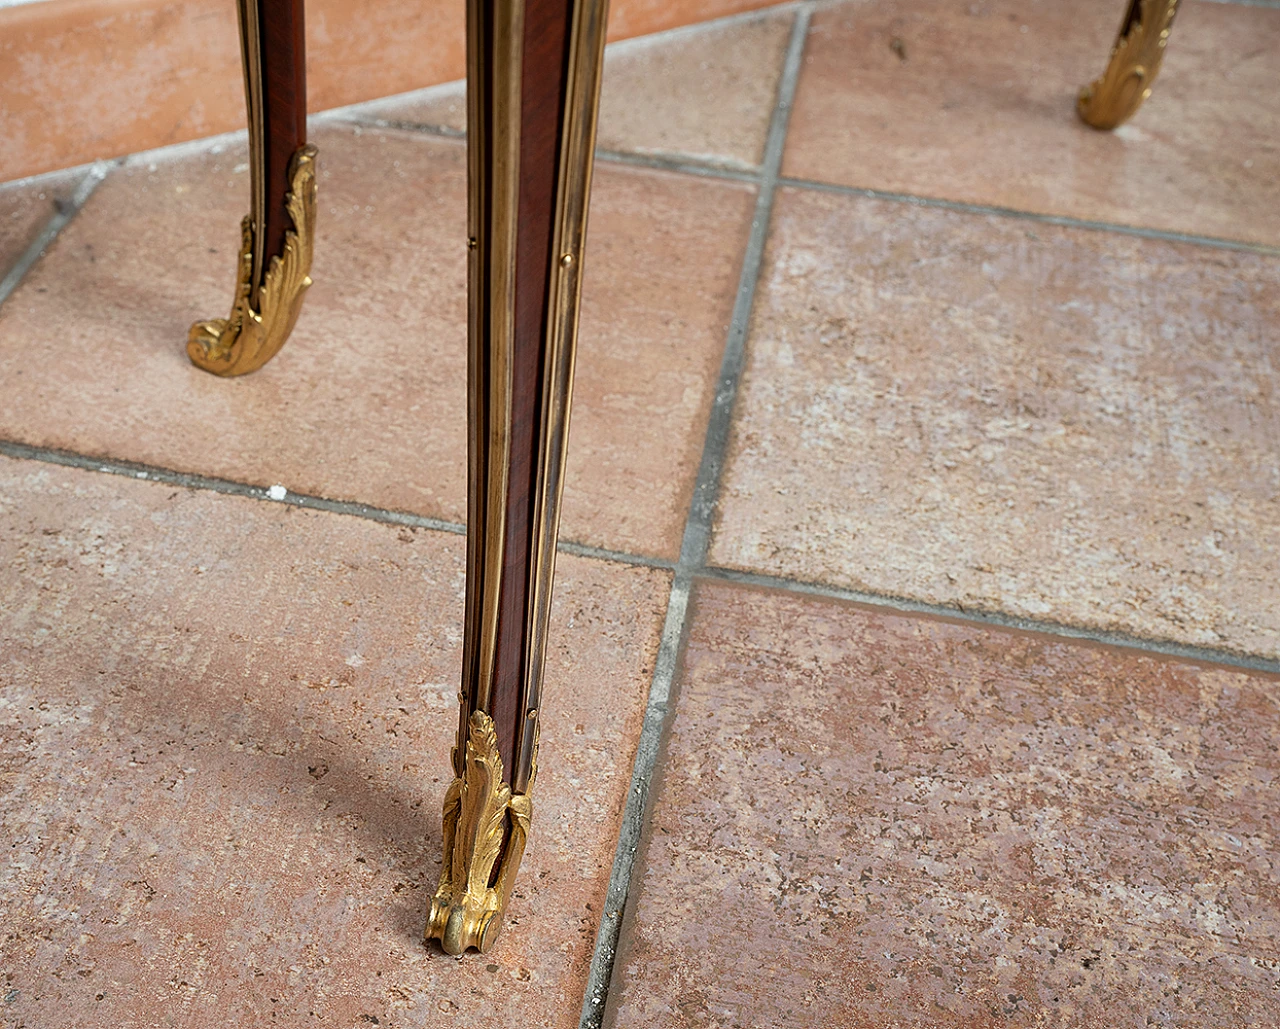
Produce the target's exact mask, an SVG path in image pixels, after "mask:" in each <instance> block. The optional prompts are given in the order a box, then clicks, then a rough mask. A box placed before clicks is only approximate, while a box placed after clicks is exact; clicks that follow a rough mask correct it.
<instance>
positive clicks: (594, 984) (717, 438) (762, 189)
mask: <svg viewBox="0 0 1280 1029" xmlns="http://www.w3.org/2000/svg"><path fill="white" fill-rule="evenodd" d="M810 11H811V6H810V5H804V6H801V7H800V8H799V9H798V10H797V12H796V17H795V21H794V22H793V23H792V25H791V35H790V38H789V40H788V42H787V50H786V57H785V59H784V61H783V66H782V70H781V72H780V74H779V77H778V88H777V98H776V100H775V103H774V110H773V117H772V118H771V119H770V124H769V134H768V137H767V140H766V143H765V150H764V153H765V157H764V162H763V164H762V167H761V176H760V186H759V193H758V194H757V196H756V206H755V211H754V212H753V215H752V223H751V235H750V237H749V238H748V240H747V245H746V248H745V250H744V252H743V257H742V272H741V274H740V276H739V279H738V290H737V295H736V297H735V299H734V305H733V315H732V318H731V320H730V323H729V331H728V334H727V337H726V341H725V348H724V354H723V357H722V358H721V363H720V372H719V375H718V377H717V380H716V392H715V397H714V400H713V401H712V407H711V414H710V417H709V418H708V421H707V431H706V436H705V438H704V443H703V448H702V458H701V460H700V462H699V465H698V476H697V479H696V481H695V485H694V492H693V497H692V499H691V501H690V504H689V514H688V517H687V519H686V521H685V528H684V536H683V538H682V540H681V545H680V560H679V561H678V562H677V564H676V568H675V576H674V578H673V580H672V584H671V594H670V597H669V599H668V601H667V611H666V617H665V619H664V621H663V626H662V637H661V643H660V644H659V647H658V655H657V658H656V660H655V662H654V669H653V678H652V680H651V683H650V687H649V696H648V700H647V702H646V705H645V712H644V721H643V724H642V726H641V730H640V738H639V740H638V742H637V745H636V757H635V762H634V764H633V766H632V775H631V781H630V783H629V786H628V789H627V799H626V803H625V805H624V808H623V812H622V824H621V826H620V829H619V832H618V844H617V847H616V849H615V852H614V859H613V868H612V869H611V871H610V875H609V887H608V891H607V893H606V895H605V903H604V908H603V910H602V911H601V915H600V928H599V930H598V932H597V934H596V944H595V950H594V952H593V953H592V957H591V966H590V969H589V971H588V973H587V989H586V994H585V995H584V997H583V999H582V1017H581V1019H580V1022H579V1027H580V1029H600V1027H601V1025H602V1023H603V1019H604V1011H605V1005H606V1003H607V1001H608V994H609V988H610V985H611V980H612V979H613V971H614V961H615V958H616V957H617V949H618V938H619V934H620V932H621V929H622V920H623V915H624V913H625V911H626V906H627V900H628V894H629V893H630V889H631V876H632V872H633V871H634V868H635V855H636V850H637V848H638V847H639V846H640V841H641V835H642V832H643V829H644V825H645V817H646V813H647V809H648V800H649V788H650V786H651V784H652V782H653V776H654V774H655V772H656V771H657V764H658V756H659V752H660V750H661V748H662V745H663V740H664V737H665V731H666V728H667V725H668V721H669V717H670V708H669V701H670V699H671V691H672V686H673V681H674V678H675V672H676V662H677V660H678V658H679V655H680V650H681V647H682V646H683V643H684V638H685V633H686V631H687V617H686V616H687V614H688V608H689V593H690V587H691V586H692V583H693V578H694V575H695V574H696V572H697V570H698V569H700V568H701V567H703V565H704V564H705V562H706V557H707V552H708V547H709V544H710V540H711V520H712V515H713V514H714V511H715V506H716V499H717V496H718V494H719V490H720V474H721V469H722V468H723V466H724V460H725V453H726V451H727V449H728V441H729V431H730V427H731V420H732V416H733V407H734V402H735V400H736V399H737V394H738V385H739V383H740V381H741V378H742V371H743V367H744V364H745V355H746V338H747V330H748V328H749V325H750V321H751V312H752V307H753V305H754V302H755V292H756V285H757V283H758V281H759V278H760V271H761V267H762V265H763V261H764V247H765V241H766V238H767V236H768V232H769V223H770V220H771V218H772V214H773V201H774V196H775V193H776V186H777V182H778V176H779V172H780V170H781V167H782V149H783V144H784V143H785V142H786V135H787V126H788V123H789V121H790V117H791V107H792V103H793V101H794V99H795V93H796V83H797V81H798V79H799V77H800V61H801V56H802V54H803V52H804V44H805V39H806V37H807V36H808V31H809V17H810Z"/></svg>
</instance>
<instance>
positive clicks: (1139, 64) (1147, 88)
mask: <svg viewBox="0 0 1280 1029" xmlns="http://www.w3.org/2000/svg"><path fill="white" fill-rule="evenodd" d="M1177 12H1178V0H1129V7H1128V10H1127V11H1125V16H1124V22H1123V23H1122V24H1121V25H1120V34H1119V36H1117V38H1116V44H1115V46H1114V47H1112V48H1111V60H1110V62H1109V63H1108V64H1107V70H1106V71H1105V72H1103V75H1102V78H1100V79H1098V80H1096V81H1095V82H1093V83H1092V84H1091V85H1088V86H1085V87H1084V89H1082V90H1081V91H1080V97H1079V99H1078V100H1077V101H1076V110H1077V111H1078V112H1079V113H1080V117H1081V118H1083V119H1084V121H1085V122H1086V123H1088V124H1089V125H1092V126H1093V127H1094V128H1095V129H1114V128H1116V127H1117V126H1118V125H1121V124H1123V123H1124V122H1126V121H1128V120H1129V118H1131V117H1132V116H1133V115H1134V114H1135V113H1136V112H1137V110H1138V108H1139V107H1141V106H1142V102H1143V101H1144V100H1146V99H1147V97H1149V96H1150V95H1151V86H1152V84H1154V82H1155V81H1156V76H1157V75H1158V74H1159V73H1160V62H1161V60H1163V58H1164V50H1165V47H1166V46H1167V45H1168V43H1169V32H1170V30H1171V29H1172V28H1173V16H1174V15H1175V14H1177Z"/></svg>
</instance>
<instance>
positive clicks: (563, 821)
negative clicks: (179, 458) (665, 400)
mask: <svg viewBox="0 0 1280 1029" xmlns="http://www.w3.org/2000/svg"><path fill="white" fill-rule="evenodd" d="M463 562H464V554H463V541H462V539H461V538H460V537H456V536H452V535H449V534H444V533H431V532H426V531H422V530H418V531H414V530H409V529H398V528H396V527H394V526H387V525H380V524H376V523H373V522H369V521H364V520H361V519H357V518H351V517H344V516H338V515H330V514H325V513H320V512H308V511H304V510H301V509H297V508H291V507H286V506H271V505H268V504H266V503H263V502H256V501H249V500H244V499H241V498H235V497H227V496H220V495H216V494H212V493H202V492H193V491H188V490H184V489H176V488H172V487H169V486H163V485H156V484H149V483H139V482H133V481H130V480H128V479H122V478H117V477H113V476H106V475H97V474H93V473H86V472H81V471H75V470H71V469H64V468H58V467H55V466H51V465H43V464H37V463H34V462H17V461H11V460H8V459H0V565H3V567H4V568H6V569H7V570H8V574H6V575H5V576H3V577H2V578H0V784H3V785H2V787H0V789H2V791H3V795H4V797H5V802H4V803H3V804H0V838H2V839H4V840H5V841H7V842H6V843H5V844H4V852H5V860H4V864H3V868H0V923H2V924H3V925H4V933H3V934H2V935H0V988H2V989H3V990H4V994H5V998H6V1003H5V1005H4V1008H3V1010H4V1014H5V1020H6V1021H5V1024H6V1025H9V1024H12V1025H14V1026H20V1025H25V1026H40V1027H49V1029H54V1027H64V1026H65V1027H74V1029H89V1027H97V1026H103V1027H107V1026H109V1027H112V1029H117V1027H121V1026H162V1025H182V1026H187V1027H191V1029H204V1027H209V1029H213V1027H218V1029H221V1027H224V1026H229V1025H245V1026H249V1025H255V1026H257V1025H284V1026H291V1025H292V1026H301V1025H307V1026H312V1025H325V1026H335V1027H348V1026H363V1025H373V1024H378V1025H382V1026H441V1025H449V1026H452V1025H477V1026H495V1025H516V1024H529V1025H538V1026H561V1027H576V1026H577V1024H578V1016H579V1014H580V1010H581V1004H582V992H583V989H584V985H585V979H586V971H587V967H588V964H589V962H590V958H591V953H592V949H593V946H594V942H595V934H596V925H597V919H598V917H599V912H600V910H601V906H602V901H603V897H604V892H605V888H606V885H607V882H608V878H609V873H610V867H611V865H612V862H613V854H614V847H615V843H616V834H617V830H618V823H619V817H620V812H621V809H622V804H623V802H624V800H625V794H626V791H627V785H628V782H629V778H630V768H631V761H632V760H633V757H634V749H635V743H636V739H637V737H638V733H639V730H640V723H641V717H642V713H643V708H644V702H645V696H646V693H647V689H648V681H649V676H650V674H651V670H652V661H653V658H654V654H655V652H656V649H657V645H658V636H659V633H660V631H661V630H660V627H661V620H662V613H663V610H664V606H665V601H666V591H667V589H668V588H669V581H668V577H667V575H666V574H665V573H662V572H656V571H652V570H648V569H642V568H635V567H626V566H622V565H613V564H606V563H602V562H598V561H589V560H584V559H575V558H571V557H563V556H562V557H561V559H560V565H559V567H560V573H561V574H560V576H559V578H558V581H557V593H556V599H555V605H554V611H553V614H552V629H551V638H550V643H549V651H548V652H549V661H548V678H547V695H548V697H549V703H548V704H547V707H546V710H547V715H546V719H545V723H544V732H543V738H542V761H541V763H540V769H539V775H538V784H537V791H536V793H535V815H534V831H533V835H532V838H531V844H530V850H529V851H528V852H527V854H526V856H525V860H524V864H523V867H522V869H521V876H520V884H519V885H518V886H517V891H516V895H515V899H514V900H513V901H512V904H513V908H512V914H513V915H514V919H513V923H512V924H509V925H508V927H507V929H506V931H505V933H504V935H503V937H502V938H501V939H500V941H499V942H498V944H497V946H496V947H495V949H494V950H493V951H491V952H490V953H489V954H488V955H486V956H485V957H483V958H480V957H477V956H475V955H472V956H471V957H469V958H467V959H464V960H461V961H457V960H454V959H451V958H448V957H446V956H445V955H444V954H443V953H441V952H439V951H438V950H434V949H431V948H428V947H426V946H425V945H424V944H423V943H422V942H421V933H422V929H423V925H424V922H425V918H426V909H427V905H428V903H429V897H430V894H431V892H433V891H434V888H435V882H436V878H437V875H438V870H439V851H440V846H441V842H440V805H441V802H442V800H443V793H444V788H445V784H446V780H447V776H448V773H447V769H448V760H449V756H448V755H449V748H450V746H451V743H452V740H453V734H454V731H455V726H456V701H455V699H454V698H455V696H456V691H457V676H458V670H459V666H460V662H461V653H460V646H461V643H460V638H461V624H462V589H463Z"/></svg>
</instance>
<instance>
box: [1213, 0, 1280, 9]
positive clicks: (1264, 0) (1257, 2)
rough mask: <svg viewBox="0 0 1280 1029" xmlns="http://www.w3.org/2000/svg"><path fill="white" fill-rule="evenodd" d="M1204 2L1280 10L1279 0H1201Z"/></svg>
mask: <svg viewBox="0 0 1280 1029" xmlns="http://www.w3.org/2000/svg"><path fill="white" fill-rule="evenodd" d="M1203 2H1204V3H1210V4H1226V5H1228V6H1230V7H1265V8H1268V9H1270V10H1272V11H1280V0H1203Z"/></svg>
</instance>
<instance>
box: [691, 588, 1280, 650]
mask: <svg viewBox="0 0 1280 1029" xmlns="http://www.w3.org/2000/svg"><path fill="white" fill-rule="evenodd" d="M694 577H695V578H698V579H707V580H712V581H717V582H732V583H738V584H741V585H744V586H755V587H758V588H760V589H768V590H776V591H778V592H785V593H797V594H802V595H804V596H811V597H822V598H825V599H829V600H844V601H850V602H852V603H855V604H862V605H864V606H866V607H875V608H879V609H881V610H887V611H892V612H900V613H902V614H917V615H930V616H934V617H938V618H947V619H950V620H951V621H960V622H967V623H970V624H977V625H989V626H994V627H997V628H1002V629H1017V630H1020V631H1023V632H1034V633H1038V634H1040V635H1042V636H1052V637H1054V638H1057V639H1063V640H1084V641H1087V642H1091V643H1101V644H1105V645H1106V646H1110V647H1123V648H1124V649H1126V650H1136V651H1141V652H1143V653H1147V654H1155V655H1159V656H1161V657H1176V658H1185V659H1187V660H1191V661H1200V662H1204V663H1206V664H1211V665H1214V666H1215V667H1219V668H1223V667H1226V668H1237V669H1240V670H1242V671H1250V672H1270V673H1274V674H1277V675H1280V659H1274V658H1267V657H1258V656H1256V655H1252V654H1245V653H1238V652H1235V651H1230V650H1220V649H1217V648H1214V647H1198V646H1196V645H1194V644H1190V643H1177V642H1175V641H1173V640H1160V639H1151V638H1147V637H1143V636H1133V635H1130V634H1128V633H1123V632H1111V631H1109V630H1106V629H1089V628H1086V627H1084V626H1078V625H1070V624H1066V623H1063V622H1047V621H1039V620H1037V619H1035V618H1023V617H1020V616H1018V615H1010V614H1004V613H1003V612H1000V611H991V610H985V609H974V608H963V607H960V606H958V605H948V604H931V603H928V602H926V601H922V600H913V599H911V598H910V597H902V596H896V595H894V594H892V593H873V592H869V591H865V590H855V589H849V588H847V587H844V586H832V585H830V584H828V583H823V582H810V581H806V580H803V579H793V578H789V577H787V576H783V575H770V574H768V573H764V572H749V571H743V570H741V569H738V568H722V567H717V566H703V567H702V568H700V569H698V570H697V571H696V572H695V573H694Z"/></svg>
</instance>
